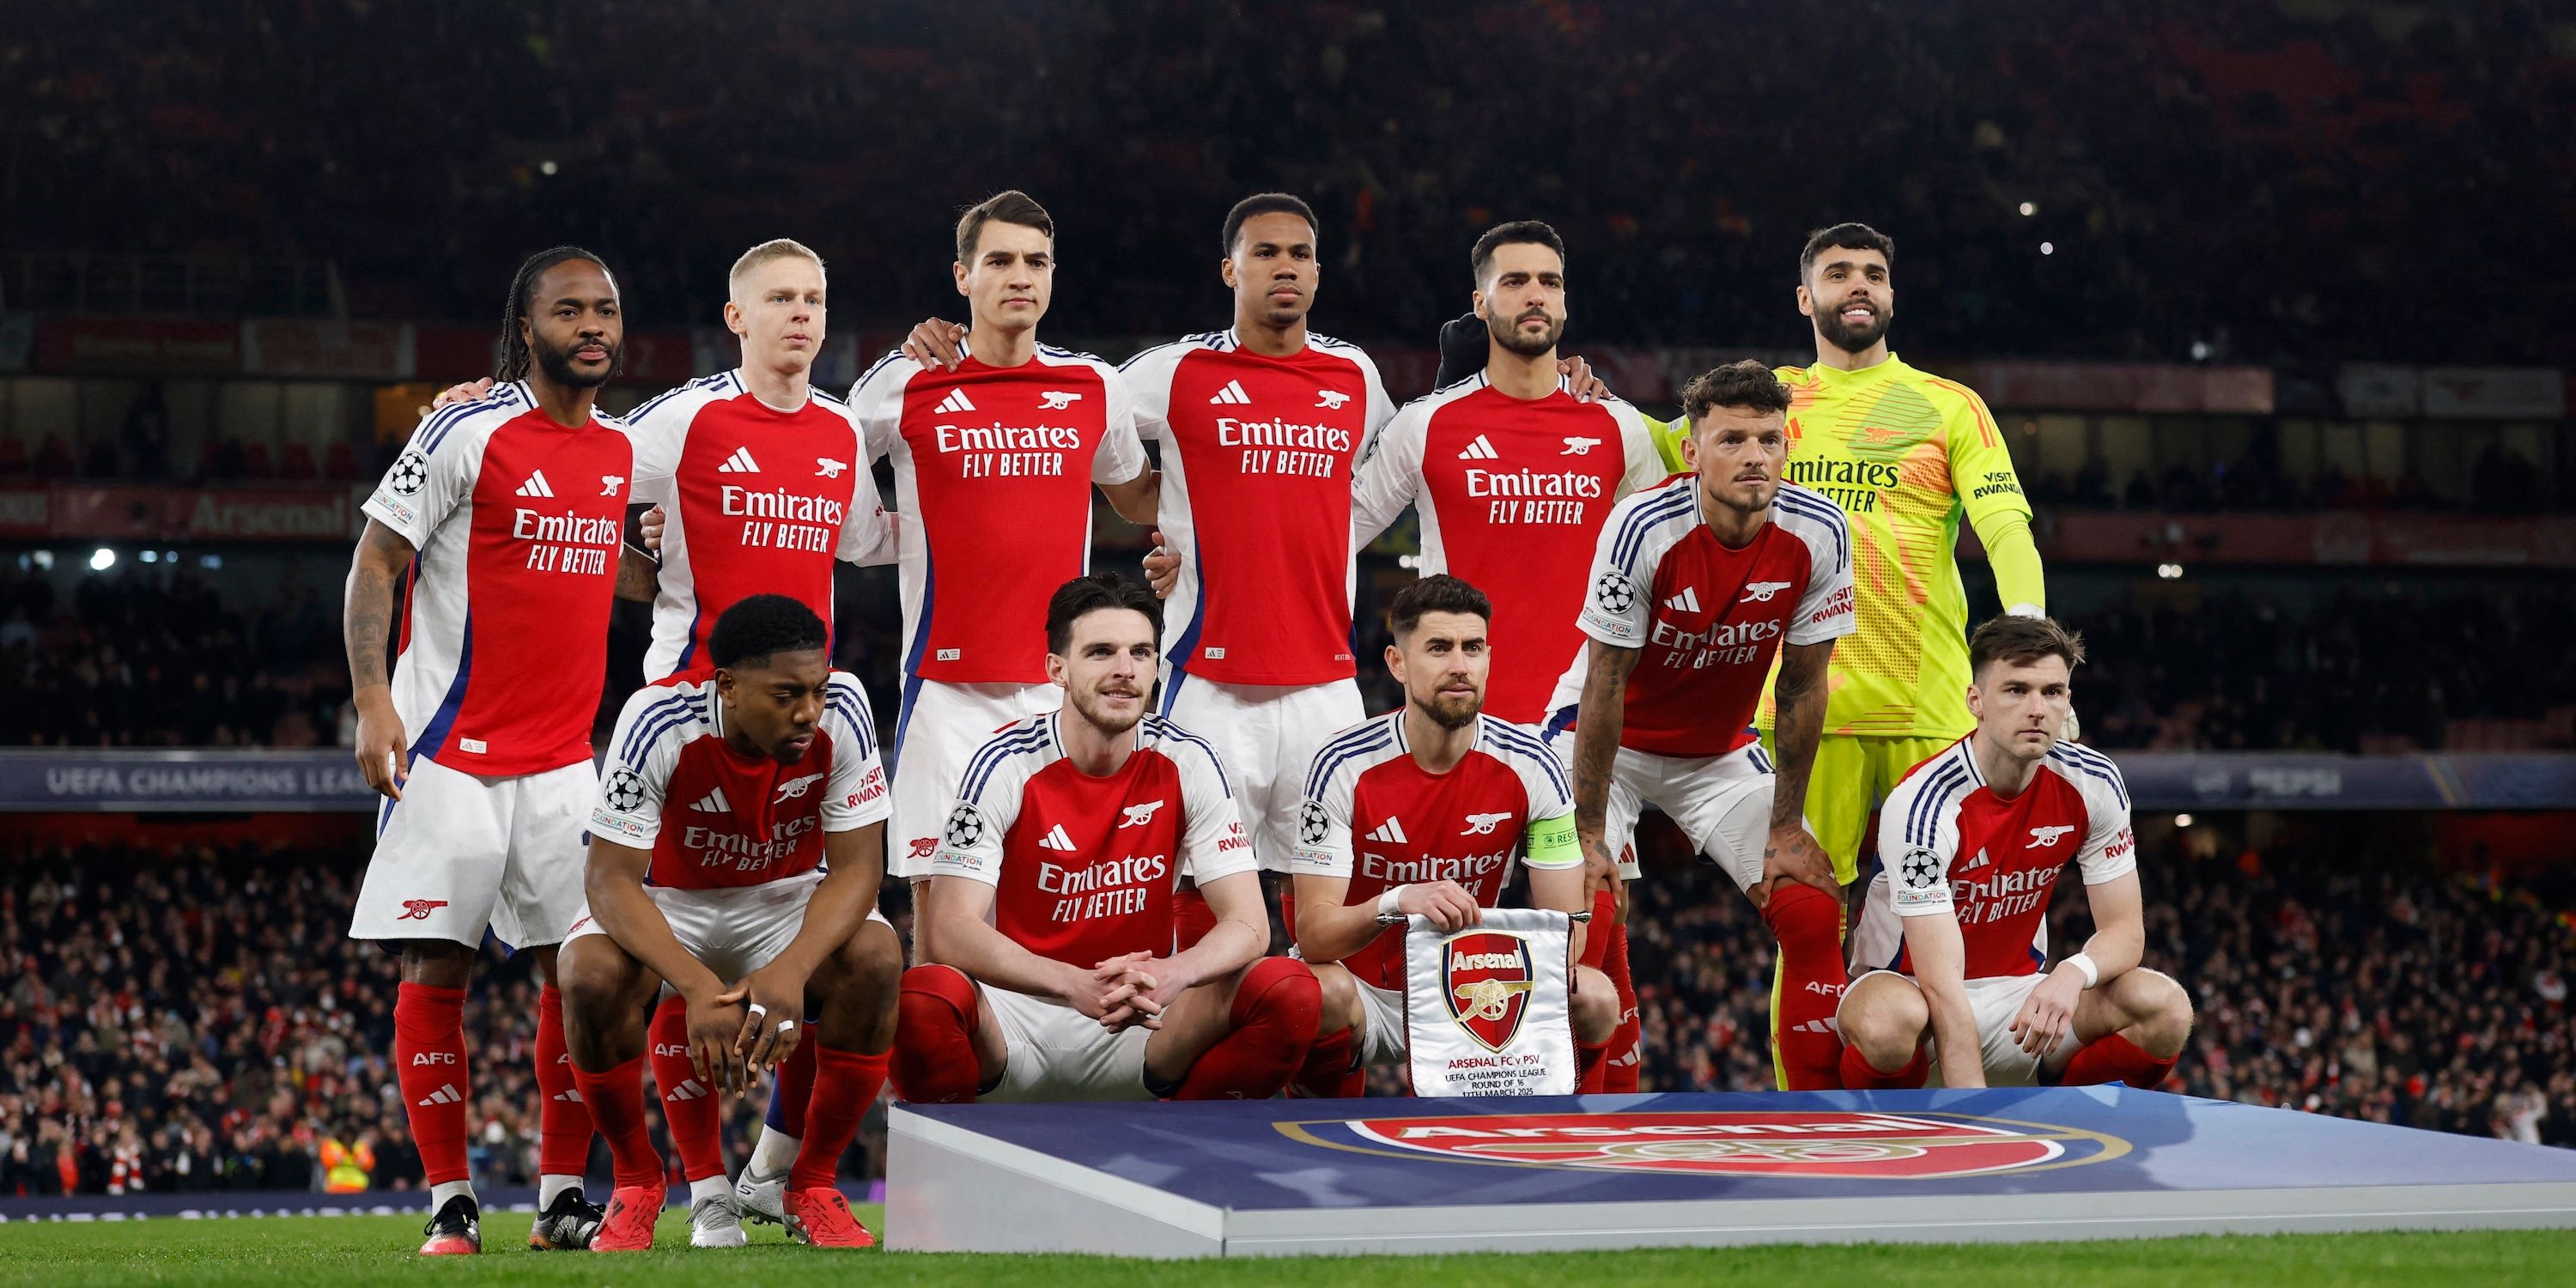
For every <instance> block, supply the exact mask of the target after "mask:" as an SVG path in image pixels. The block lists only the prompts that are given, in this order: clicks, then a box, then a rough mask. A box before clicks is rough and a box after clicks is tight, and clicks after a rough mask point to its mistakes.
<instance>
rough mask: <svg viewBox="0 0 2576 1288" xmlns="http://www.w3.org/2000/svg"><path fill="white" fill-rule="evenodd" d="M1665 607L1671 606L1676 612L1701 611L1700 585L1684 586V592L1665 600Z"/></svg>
mask: <svg viewBox="0 0 2576 1288" xmlns="http://www.w3.org/2000/svg"><path fill="white" fill-rule="evenodd" d="M1664 607H1666V608H1669V609H1671V610H1673V611H1674V612H1676V613H1696V612H1698V611H1699V587H1697V586H1684V587H1682V593H1680V594H1678V595H1675V596H1673V597H1672V598H1670V599H1667V600H1665V601H1664Z"/></svg>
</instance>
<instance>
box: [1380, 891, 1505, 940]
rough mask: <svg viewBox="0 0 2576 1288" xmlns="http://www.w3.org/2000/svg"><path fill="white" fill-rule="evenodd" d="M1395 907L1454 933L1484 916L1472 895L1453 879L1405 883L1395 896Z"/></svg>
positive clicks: (1445, 931) (1443, 930)
mask: <svg viewBox="0 0 2576 1288" xmlns="http://www.w3.org/2000/svg"><path fill="white" fill-rule="evenodd" d="M1395 910H1396V911H1398V912H1401V913H1405V914H1407V915H1409V916H1416V917H1421V918H1423V919H1425V920H1427V921H1429V922H1430V923H1431V928H1432V929H1434V930H1437V931H1439V932H1440V933H1442V934H1444V935H1446V934H1454V933H1456V932H1457V931H1461V930H1465V929H1466V928H1468V927H1469V926H1473V925H1478V924H1480V923H1482V922H1483V921H1484V919H1485V910H1484V909H1482V908H1480V907H1477V906H1476V896H1474V895H1472V894H1469V893H1467V888H1466V887H1465V886H1462V885H1460V884H1458V883H1457V882H1455V881H1425V882H1422V883H1421V884H1419V885H1409V886H1406V887H1405V888H1404V892H1403V893H1402V894H1399V895H1397V896H1396V897H1395Z"/></svg>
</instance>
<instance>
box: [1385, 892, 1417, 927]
mask: <svg viewBox="0 0 2576 1288" xmlns="http://www.w3.org/2000/svg"><path fill="white" fill-rule="evenodd" d="M1412 888H1413V887H1412V886H1409V885H1400V886H1390V887H1388V888H1387V892H1386V893H1385V894H1382V895H1379V896H1378V897H1377V915H1378V916H1379V917H1381V918H1383V919H1385V920H1388V921H1393V920H1395V919H1396V918H1398V917H1401V916H1403V915H1404V913H1403V912H1401V911H1399V910H1398V909H1397V908H1396V906H1395V905H1396V901H1397V900H1400V899H1402V898H1403V897H1404V892H1405V891H1407V890H1410V889H1412Z"/></svg>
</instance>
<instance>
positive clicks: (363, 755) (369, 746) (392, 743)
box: [356, 692, 411, 800]
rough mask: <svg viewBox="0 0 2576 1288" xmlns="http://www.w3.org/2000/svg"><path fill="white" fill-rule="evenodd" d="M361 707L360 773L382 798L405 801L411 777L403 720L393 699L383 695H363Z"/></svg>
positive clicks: (359, 700) (359, 737) (358, 699)
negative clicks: (404, 794)
mask: <svg viewBox="0 0 2576 1288" xmlns="http://www.w3.org/2000/svg"><path fill="white" fill-rule="evenodd" d="M356 702H357V707H358V749H357V755H358V772H359V773H361V774H364V775H366V779H367V786H369V787H372V788H374V789H375V791H376V794H377V795H379V796H390V797H392V798H394V799H395V800H401V799H402V789H403V783H404V781H405V780H407V779H409V778H410V777H411V751H410V743H409V740H408V739H406V738H405V737H404V736H403V723H402V717H401V716H400V715H398V714H396V713H395V711H394V703H393V699H392V698H391V697H389V696H387V695H386V694H383V693H381V692H378V693H374V694H372V696H369V695H361V696H360V697H358V698H357V699H356Z"/></svg>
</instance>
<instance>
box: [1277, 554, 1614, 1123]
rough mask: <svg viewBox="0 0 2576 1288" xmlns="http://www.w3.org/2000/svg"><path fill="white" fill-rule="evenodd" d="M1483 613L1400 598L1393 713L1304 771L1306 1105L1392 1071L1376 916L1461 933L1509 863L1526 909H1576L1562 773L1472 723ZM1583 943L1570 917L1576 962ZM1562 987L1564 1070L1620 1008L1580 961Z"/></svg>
mask: <svg viewBox="0 0 2576 1288" xmlns="http://www.w3.org/2000/svg"><path fill="white" fill-rule="evenodd" d="M1492 617H1493V604H1492V603H1491V602H1490V601H1488V600H1487V599H1486V598H1485V595H1484V592H1482V591H1479V590H1477V589H1476V588H1475V587H1473V586H1470V585H1468V584H1467V583H1466V582H1463V581H1460V580H1459V579H1457V578H1455V577H1451V576H1447V575H1445V574H1434V575H1432V576H1429V577H1425V578H1423V579H1422V580H1420V581H1417V582H1415V583H1413V584H1412V585H1410V586H1407V587H1405V588H1404V589H1403V590H1401V591H1399V592H1397V594H1396V596H1395V600H1394V602H1393V603H1392V604H1390V605H1389V606H1388V608H1387V623H1388V625H1389V626H1390V627H1391V628H1392V629H1393V630H1394V632H1395V642H1394V643H1393V644H1392V645H1389V646H1388V648H1387V650H1386V666H1387V669H1388V670H1390V671H1392V672H1394V673H1395V678H1396V682H1397V683H1399V684H1402V685H1403V686H1404V707H1403V709H1402V710H1400V711H1392V712H1389V713H1387V714H1385V715H1382V716H1379V717H1377V718H1376V719H1373V720H1370V721H1367V722H1365V723H1363V724H1360V725H1357V726H1354V727H1353V728H1350V729H1347V730H1344V731H1343V732H1341V733H1340V734H1338V735H1335V736H1334V738H1333V739H1332V740H1331V741H1330V742H1328V743H1326V744H1324V747H1323V749H1322V750H1321V751H1320V752H1318V753H1317V755H1316V756H1315V760H1314V764H1313V766H1312V768H1311V769H1310V771H1309V772H1308V774H1307V776H1306V784H1305V786H1306V799H1305V802H1304V803H1303V804H1302V805H1300V806H1299V808H1298V837H1297V857H1296V874H1297V952H1298V955H1299V956H1301V957H1303V958H1304V959H1305V960H1306V961H1307V963H1308V964H1309V965H1310V966H1311V967H1312V968H1313V970H1314V972H1315V980H1316V983H1317V984H1318V985H1320V986H1321V988H1322V990H1323V998H1324V1019H1323V1022H1322V1024H1321V1025H1320V1026H1319V1029H1318V1036H1317V1037H1316V1039H1315V1049H1314V1053H1313V1054H1312V1055H1311V1056H1309V1057H1308V1059H1307V1061H1306V1065H1305V1069H1304V1070H1303V1072H1302V1074H1301V1076H1300V1077H1299V1078H1298V1080H1297V1082H1298V1087H1299V1089H1300V1090H1301V1091H1303V1092H1305V1093H1306V1094H1310V1095H1319V1096H1333V1095H1357V1094H1359V1083H1360V1081H1361V1075H1360V1074H1359V1072H1358V1070H1359V1069H1360V1068H1374V1067H1378V1066H1382V1065H1396V1064H1402V1063H1404V1059H1405V1053H1406V1039H1405V1030H1404V982H1405V967H1404V929H1403V927H1402V926H1400V925H1397V926H1389V925H1381V924H1379V921H1378V919H1379V918H1380V917H1382V916H1388V915H1392V914H1395V913H1419V914H1421V915H1422V916H1424V917H1427V918H1429V919H1430V921H1431V924H1432V925H1433V927H1434V928H1436V929H1438V930H1439V931H1440V932H1441V933H1443V934H1448V933H1450V932H1453V931H1458V930H1464V929H1466V928H1467V927H1469V926H1472V925H1475V924H1476V923H1477V922H1478V920H1479V919H1480V918H1481V915H1482V914H1481V913H1480V912H1479V909H1483V908H1491V907H1495V906H1497V905H1498V904H1499V903H1500V901H1501V898H1502V893H1503V887H1504V886H1505V885H1508V884H1509V883H1510V881H1511V874H1512V864H1513V860H1515V859H1518V860H1519V861H1520V862H1522V863H1524V864H1526V865H1528V867H1529V876H1530V902H1531V903H1532V904H1533V905H1535V906H1537V907H1541V908H1552V909H1555V910H1556V911H1558V912H1563V913H1567V914H1574V913H1580V912H1582V911H1584V910H1585V909H1586V908H1587V907H1588V906H1589V905H1590V900H1589V899H1588V898H1587V897H1586V895H1585V893H1584V888H1583V852H1582V851H1581V850H1580V849H1578V848H1577V847H1576V845H1575V840H1574V801H1573V799H1572V797H1571V796H1570V795H1569V794H1568V792H1569V784H1568V783H1567V781H1566V776H1565V767H1564V766H1563V765H1560V764H1559V763H1557V758H1556V756H1555V754H1554V753H1552V752H1550V751H1549V750H1548V749H1547V745H1546V744H1545V743H1542V742H1541V741H1539V735H1538V732H1537V731H1536V730H1533V729H1530V728H1528V727H1526V726H1523V725H1516V724H1513V723H1511V722H1509V721H1507V720H1501V719H1497V718H1496V717H1494V716H1490V715H1487V714H1485V713H1484V705H1485V680H1486V677H1487V675H1488V673H1489V671H1490V669H1491V666H1492V653H1491V650H1490V649H1489V648H1488V647H1487V642H1486V631H1487V628H1488V623H1489V622H1490V621H1491V620H1492ZM1354 838H1356V839H1354ZM1354 851H1356V855H1355V854H1354ZM1583 939H1584V928H1583V924H1582V923H1581V922H1576V923H1575V925H1574V946H1575V949H1576V951H1577V953H1580V952H1581V949H1582V944H1583ZM1573 989H1574V999H1573V1004H1574V1038H1575V1043H1576V1049H1577V1051H1578V1052H1579V1057H1578V1061H1577V1063H1578V1064H1585V1065H1589V1064H1595V1063H1597V1062H1598V1061H1599V1060H1600V1058H1601V1056H1602V1053H1603V1052H1604V1051H1605V1050H1606V1049H1607V1048H1608V1046H1609V1042H1610V1033H1611V1030H1612V1029H1614V1028H1616V1027H1617V1026H1618V1023H1619V1008H1618V1002H1617V997H1616V995H1615V994H1614V993H1613V992H1612V990H1611V987H1610V980H1609V977H1607V976H1605V975H1603V974H1602V973H1601V972H1600V971H1598V970H1595V969H1593V968H1592V967H1590V966H1577V967H1576V968H1575V971H1574V978H1573ZM1355 1057H1356V1062H1355Z"/></svg>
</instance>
